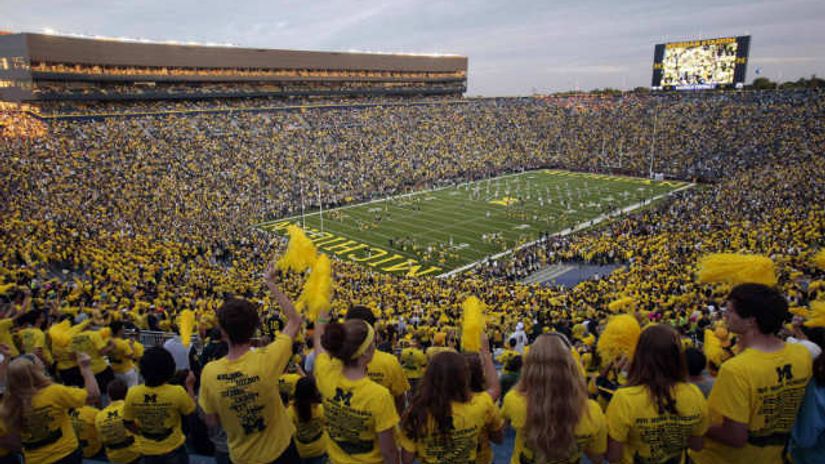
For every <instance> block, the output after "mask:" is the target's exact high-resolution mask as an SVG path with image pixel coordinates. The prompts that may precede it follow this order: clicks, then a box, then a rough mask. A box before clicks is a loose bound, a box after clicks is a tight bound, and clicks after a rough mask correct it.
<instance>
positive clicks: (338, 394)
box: [332, 388, 352, 406]
mask: <svg viewBox="0 0 825 464" xmlns="http://www.w3.org/2000/svg"><path fill="white" fill-rule="evenodd" d="M332 400H333V401H335V402H336V403H344V405H345V406H349V405H350V404H349V403H350V400H352V392H346V391H344V390H342V389H340V388H336V389H335V396H334V397H333V398H332Z"/></svg>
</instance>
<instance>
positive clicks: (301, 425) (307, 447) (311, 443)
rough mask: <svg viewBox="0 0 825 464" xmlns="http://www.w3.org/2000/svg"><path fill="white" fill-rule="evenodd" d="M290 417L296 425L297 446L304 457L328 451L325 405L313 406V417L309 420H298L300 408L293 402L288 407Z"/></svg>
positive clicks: (319, 454)
mask: <svg viewBox="0 0 825 464" xmlns="http://www.w3.org/2000/svg"><path fill="white" fill-rule="evenodd" d="M287 413H288V414H289V419H290V420H291V421H292V425H294V426H295V447H296V448H298V454H299V455H301V457H302V458H303V459H308V458H314V457H318V456H323V455H324V454H325V453H326V452H327V440H328V439H329V437H328V436H327V432H326V430H325V422H324V406H323V405H320V404H315V405H313V406H312V419H310V420H309V421H307V422H301V421H300V420H298V410H297V409H295V405H294V404H293V405H292V406H290V407H289V408H287Z"/></svg>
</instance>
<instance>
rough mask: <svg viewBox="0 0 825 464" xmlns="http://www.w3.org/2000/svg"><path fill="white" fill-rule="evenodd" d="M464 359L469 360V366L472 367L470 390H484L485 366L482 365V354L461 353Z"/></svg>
mask: <svg viewBox="0 0 825 464" xmlns="http://www.w3.org/2000/svg"><path fill="white" fill-rule="evenodd" d="M461 355H462V356H464V359H466V360H467V366H469V368H470V391H471V392H474V393H478V392H483V391H484V387H485V386H486V385H485V382H484V367H483V366H482V365H481V356H480V355H479V354H478V353H474V352H470V351H467V352H464V353H461Z"/></svg>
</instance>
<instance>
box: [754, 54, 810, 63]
mask: <svg viewBox="0 0 825 464" xmlns="http://www.w3.org/2000/svg"><path fill="white" fill-rule="evenodd" d="M821 61H823V58H816V57H813V56H765V57H757V58H751V59H750V62H751V63H753V64H804V63H815V62H821Z"/></svg>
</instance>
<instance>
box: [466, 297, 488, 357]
mask: <svg viewBox="0 0 825 464" xmlns="http://www.w3.org/2000/svg"><path fill="white" fill-rule="evenodd" d="M485 309H486V306H485V304H484V303H483V302H482V301H481V300H479V299H478V298H476V297H474V296H471V297H469V298H467V299H466V300H464V303H462V304H461V310H462V318H461V349H462V350H464V351H470V352H478V351H481V333H482V332H483V331H484V311H485Z"/></svg>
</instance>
